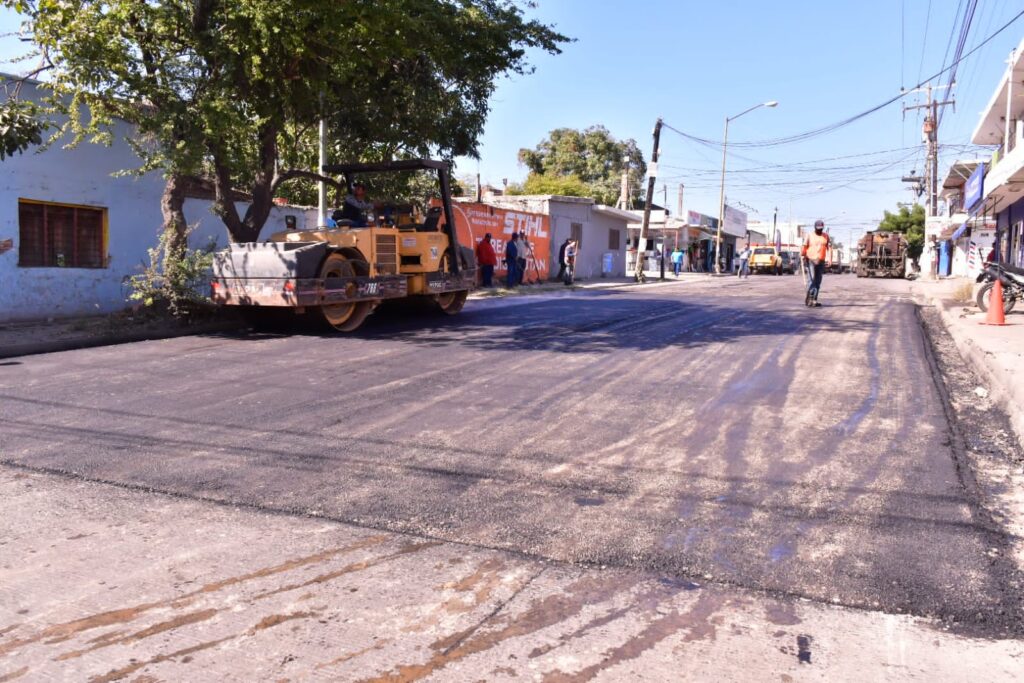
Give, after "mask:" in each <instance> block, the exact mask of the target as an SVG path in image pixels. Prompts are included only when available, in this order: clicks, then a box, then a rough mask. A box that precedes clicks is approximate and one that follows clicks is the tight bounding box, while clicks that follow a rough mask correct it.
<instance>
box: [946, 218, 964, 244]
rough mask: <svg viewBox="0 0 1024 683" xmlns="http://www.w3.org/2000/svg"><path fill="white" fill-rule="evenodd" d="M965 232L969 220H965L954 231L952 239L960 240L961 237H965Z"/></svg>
mask: <svg viewBox="0 0 1024 683" xmlns="http://www.w3.org/2000/svg"><path fill="white" fill-rule="evenodd" d="M965 232H967V221H964V223H963V225H961V226H960V227H959V228H957V229H956V231H954V232H953V236H952V237H951V238H950V239H952V240H954V241H955V240H958V239H960V238H961V237H963V235H964V233H965Z"/></svg>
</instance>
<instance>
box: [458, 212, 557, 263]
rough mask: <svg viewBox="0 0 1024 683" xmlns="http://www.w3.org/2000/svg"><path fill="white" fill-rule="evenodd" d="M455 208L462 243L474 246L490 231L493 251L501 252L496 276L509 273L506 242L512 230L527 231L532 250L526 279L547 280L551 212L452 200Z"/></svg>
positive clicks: (474, 247) (521, 232) (460, 242)
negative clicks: (549, 214)
mask: <svg viewBox="0 0 1024 683" xmlns="http://www.w3.org/2000/svg"><path fill="white" fill-rule="evenodd" d="M452 209H453V210H454V211H455V228H456V232H457V234H458V236H459V244H462V245H463V246H467V247H472V248H473V249H474V250H475V249H476V245H477V244H479V242H480V240H482V239H483V238H484V235H486V234H487V233H491V238H492V241H491V244H492V245H493V246H494V253H495V254H497V255H498V265H497V266H495V267H494V274H495V275H496V276H497V275H498V274H501V275H504V274H505V273H506V268H505V244H506V243H507V242H508V241H509V240H510V239H512V233H520V234H524V233H525V234H526V239H527V241H528V242H529V244H530V253H529V254H527V258H526V273H525V275H524V277H523V282H544V281H545V280H547V279H548V275H549V273H550V271H551V228H550V218H549V217H548V216H546V215H544V214H540V213H526V212H525V211H512V210H510V209H499V208H497V207H495V206H489V205H487V204H477V203H475V202H473V203H470V202H452ZM520 256H522V254H520Z"/></svg>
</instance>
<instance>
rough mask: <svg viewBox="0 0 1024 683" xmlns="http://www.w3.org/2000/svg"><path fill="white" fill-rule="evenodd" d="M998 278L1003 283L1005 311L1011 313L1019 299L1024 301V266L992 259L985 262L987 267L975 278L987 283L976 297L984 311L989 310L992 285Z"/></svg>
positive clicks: (979, 306)
mask: <svg viewBox="0 0 1024 683" xmlns="http://www.w3.org/2000/svg"><path fill="white" fill-rule="evenodd" d="M996 280H999V282H1001V283H1002V285H1003V312H1004V313H1009V312H1010V311H1012V310H1013V307H1014V305H1015V304H1016V303H1017V302H1018V301H1024V268H1016V267H1014V266H1011V265H1007V264H1005V263H993V262H991V261H987V262H986V263H985V269H984V270H982V271H981V273H980V274H979V275H978V278H977V280H975V282H979V283H980V282H984V283H985V284H984V285H982V287H981V289H979V290H978V296H977V297H976V298H975V301H976V303H977V304H978V308H980V309H981V310H982V312H988V304H989V299H991V297H992V287H993V286H994V285H995V282H996Z"/></svg>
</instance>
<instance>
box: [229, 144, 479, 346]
mask: <svg viewBox="0 0 1024 683" xmlns="http://www.w3.org/2000/svg"><path fill="white" fill-rule="evenodd" d="M423 171H427V172H432V173H435V174H436V177H437V181H438V185H439V189H440V201H436V200H435V201H434V202H431V203H430V204H431V205H425V208H424V209H423V210H421V211H417V210H416V209H415V207H413V206H407V207H395V206H387V207H386V210H385V213H384V214H383V215H381V214H379V213H378V211H377V210H376V209H374V211H373V212H372V215H369V216H367V217H365V219H363V220H359V221H353V220H351V219H341V218H340V217H339V219H338V220H336V221H332V223H334V224H333V225H331V226H330V227H318V228H316V229H313V230H295V229H288V230H283V231H281V232H275V233H274V234H272V235H270V237H269V238H268V239H267V240H266V241H265V242H259V243H257V242H249V243H233V244H231V245H230V246H229V247H228V248H227V249H224V250H222V251H219V252H217V253H216V254H215V255H214V263H213V281H212V286H211V297H212V299H213V301H214V302H215V303H217V304H220V305H223V306H237V307H241V308H242V309H243V311H244V312H246V313H249V314H250V315H252V314H259V313H281V312H285V313H291V314H305V315H309V316H312V317H313V318H314V319H316V320H318V321H319V322H320V323H322V325H323V326H326V327H327V328H328V329H329V330H334V331H338V332H352V331H354V330H356V329H358V328H359V326H360V325H362V324H363V322H364V321H365V320H366V318H367V316H369V315H370V313H372V312H373V310H374V309H375V308H376V307H377V306H378V305H380V304H381V302H383V301H386V300H390V299H405V298H410V297H418V298H420V299H422V300H425V301H429V302H431V303H433V304H434V305H436V306H437V308H438V309H440V310H441V311H442V312H443V313H446V314H448V315H455V314H456V313H458V312H459V311H461V310H462V307H463V305H464V304H465V303H466V297H467V296H468V295H469V292H470V290H472V289H473V288H474V286H475V285H476V260H475V258H474V255H473V250H472V248H470V247H466V246H462V245H460V244H459V240H458V236H457V234H456V227H455V214H454V213H453V211H452V200H451V181H450V178H449V175H448V166H447V164H445V163H444V162H441V161H434V160H429V159H411V160H403V161H391V162H383V163H377V164H336V165H329V166H324V167H323V172H324V173H325V174H331V175H341V176H343V177H344V186H345V187H346V188H347V189H348V190H349V191H351V189H352V187H353V182H354V179H355V178H356V177H359V178H361V177H362V176H363V175H365V174H376V173H382V174H383V173H408V172H423ZM438 204H439V206H438ZM427 206H429V208H426V207H427ZM254 317H257V316H254ZM257 319H258V317H257Z"/></svg>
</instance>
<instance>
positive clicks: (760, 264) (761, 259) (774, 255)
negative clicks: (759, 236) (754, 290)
mask: <svg viewBox="0 0 1024 683" xmlns="http://www.w3.org/2000/svg"><path fill="white" fill-rule="evenodd" d="M750 270H751V271H752V272H754V273H771V274H773V275H782V257H781V256H779V252H778V251H777V250H776V249H775V247H754V252H753V254H751V256H750Z"/></svg>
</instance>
